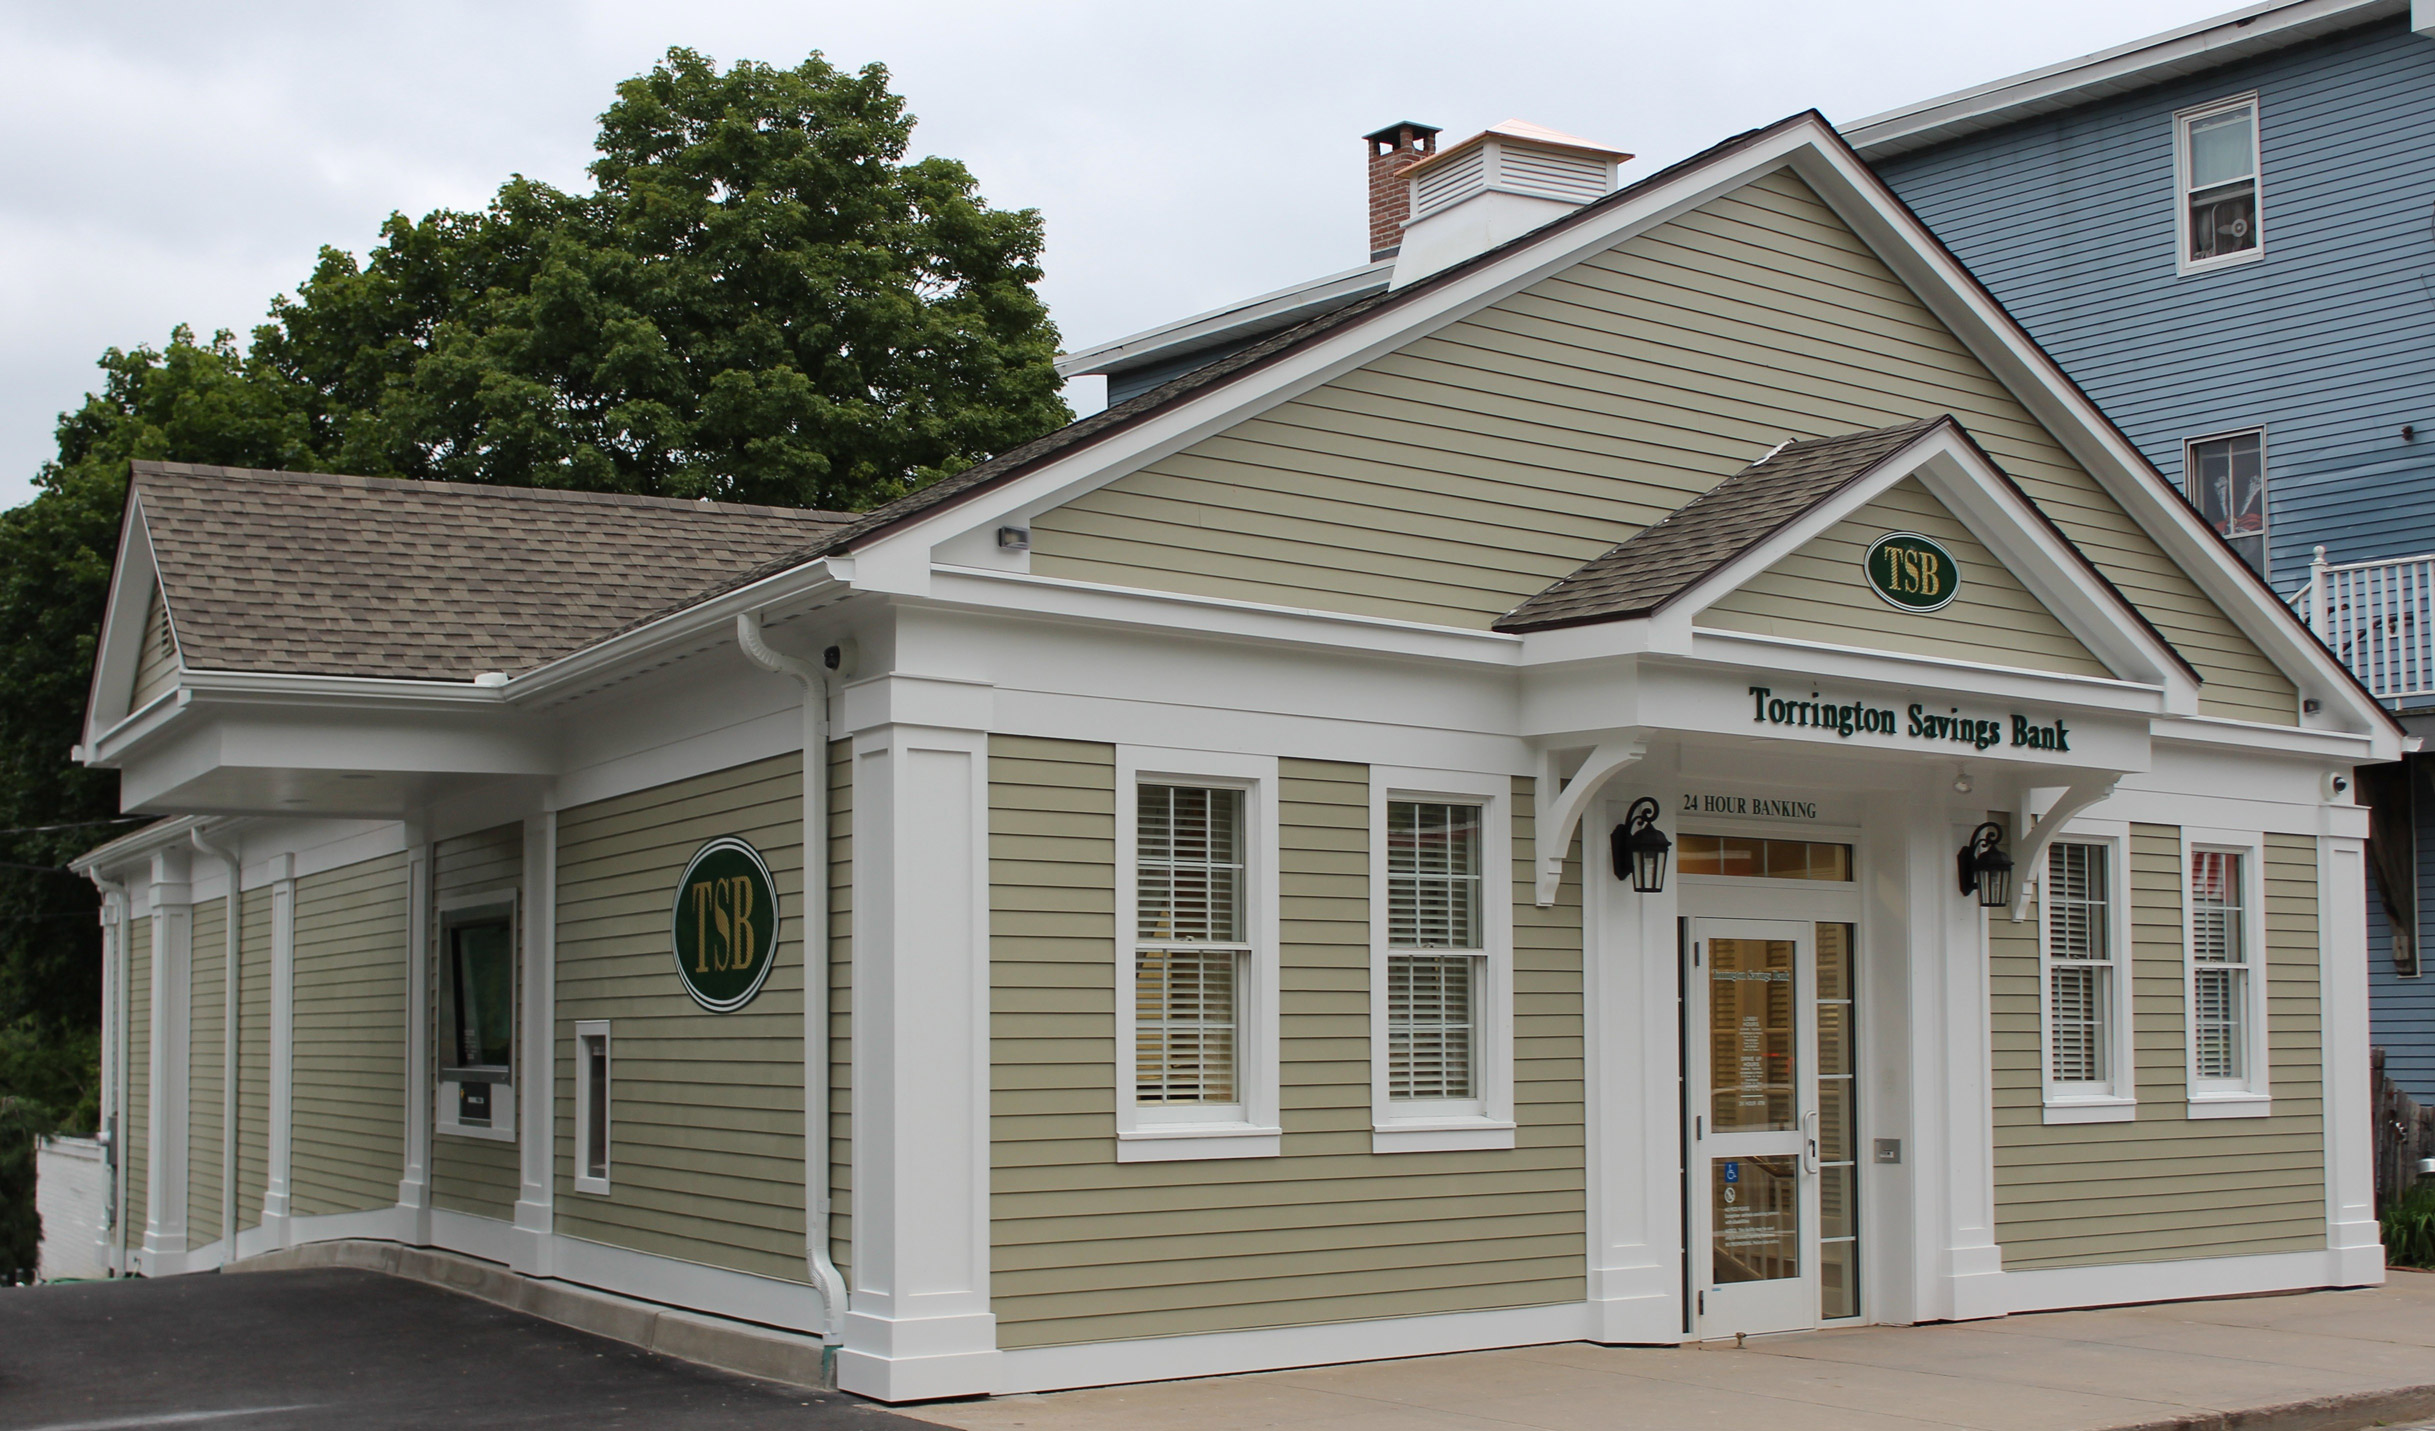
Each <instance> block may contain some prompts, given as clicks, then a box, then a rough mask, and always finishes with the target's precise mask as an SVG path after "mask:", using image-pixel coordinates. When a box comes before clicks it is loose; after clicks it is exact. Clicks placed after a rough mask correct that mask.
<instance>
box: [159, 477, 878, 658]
mask: <svg viewBox="0 0 2435 1431" xmlns="http://www.w3.org/2000/svg"><path fill="white" fill-rule="evenodd" d="M134 499H135V500H136V501H137V502H139V503H140V504H141V505H142V508H143V515H144V524H145V527H146V529H147V530H148V531H149V532H150V534H151V538H152V550H153V555H154V558H155V560H156V561H157V562H158V564H159V568H160V575H161V588H162V590H163V592H164V593H166V595H167V597H168V602H169V614H170V620H171V623H172V625H173V627H174V629H175V630H176V633H177V639H178V647H179V652H180V654H181V655H182V656H183V658H184V660H185V662H186V665H187V667H188V668H189V669H192V670H204V671H254V672H276V673H287V674H306V675H330V676H375V677H392V678H403V679H410V680H439V681H465V680H471V679H472V678H473V677H474V676H476V675H479V674H480V673H482V672H484V671H507V672H510V673H513V672H516V671H522V670H527V669H530V668H532V667H534V666H538V665H540V664H542V663H543V662H546V661H550V660H554V659H556V658H558V657H560V656H564V655H567V654H569V653H571V652H574V651H577V650H580V649H582V648H583V647H585V646H589V645H591V644H593V643H594V642H596V641H599V640H601V639H603V638H605V637H607V636H609V635H612V634H614V633H615V632H617V631H619V630H621V629H623V628H625V627H627V626H629V625H631V624H633V623H634V622H635V621H636V620H637V619H639V618H643V617H647V616H648V615H649V614H650V613H652V612H654V611H658V610H661V609H664V608H666V607H668V606H670V605H672V604H681V603H683V602H685V601H686V599H687V598H689V597H692V596H694V595H695V594H697V593H699V592H701V591H702V590H703V589H704V588H707V587H712V586H716V585H720V584H723V583H724V582H725V581H726V580H727V579H728V578H730V577H732V576H734V575H735V574H736V573H738V572H740V571H745V570H750V569H753V568H756V567H759V566H762V565H763V564H765V563H768V562H771V561H772V560H774V559H777V558H779V557H781V556H782V555H784V554H786V553H790V552H800V551H802V550H803V549H804V548H805V547H806V546H809V545H816V544H818V543H820V542H821V541H822V540H823V539H824V538H825V537H826V536H827V534H829V533H831V532H833V531H835V530H837V529H838V528H840V527H842V526H844V525H845V524H846V523H847V522H849V521H851V520H852V518H851V517H849V516H848V515H846V514H844V513H839V512H813V511H799V510H794V509H790V508H784V507H756V506H746V505H743V504H740V503H728V502H721V503H702V502H688V501H682V500H676V499H670V498H664V497H630V496H620V495H614V494H608V493H597V492H562V491H556V490H549V489H540V488H528V487H476V486H467V485H464V484H461V483H454V482H409V481H397V480H393V479H384V478H374V477H341V476H331V475H325V474H319V473H307V472H257V471H251V470H248V469H245V468H235V467H205V466H196V465H190V464H186V463H174V462H138V463H136V464H135V472H134Z"/></svg>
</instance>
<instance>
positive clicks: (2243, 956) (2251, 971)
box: [2183, 832, 2267, 1118]
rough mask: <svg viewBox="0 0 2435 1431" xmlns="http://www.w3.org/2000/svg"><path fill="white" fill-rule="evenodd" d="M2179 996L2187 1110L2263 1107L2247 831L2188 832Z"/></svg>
mask: <svg viewBox="0 0 2435 1431" xmlns="http://www.w3.org/2000/svg"><path fill="white" fill-rule="evenodd" d="M2192 834H2193V838H2191V842H2190V848H2189V855H2188V864H2189V887H2188V906H2187V910H2188V912H2187V920H2188V927H2187V931H2186V937H2187V941H2188V950H2189V958H2188V961H2187V966H2186V969H2185V972H2184V982H2183V1004H2184V1007H2185V1008H2186V1009H2187V1010H2188V1011H2189V1068H2188V1075H2189V1081H2190V1116H2192V1117H2194V1118H2238V1117H2255V1116H2262V1115H2263V1114H2264V1113H2265V1112H2266V1111H2267V1106H2266V1104H2267V1094H2266V1088H2267V1084H2266V1067H2265V1063H2266V1040H2265V1017H2266V1008H2265V992H2266V991H2265V985H2264V975H2265V970H2264V968H2263V952H2264V951H2263V950H2262V948H2261V947H2260V934H2261V932H2262V928H2263V921H2262V920H2260V918H2259V917H2258V916H2259V909H2258V903H2257V901H2258V888H2257V876H2256V869H2257V853H2258V851H2257V846H2256V842H2255V837H2253V836H2252V837H2248V838H2246V839H2244V838H2243V837H2241V836H2237V835H2234V836H2229V837H2226V838H2224V839H2223V841H2222V842H2221V843H2218V842H2217V840H2216V838H2215V837H2213V836H2211V835H2207V834H2200V833H2196V832H2192Z"/></svg>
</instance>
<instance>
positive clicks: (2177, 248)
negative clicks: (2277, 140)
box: [2173, 90, 2266, 278]
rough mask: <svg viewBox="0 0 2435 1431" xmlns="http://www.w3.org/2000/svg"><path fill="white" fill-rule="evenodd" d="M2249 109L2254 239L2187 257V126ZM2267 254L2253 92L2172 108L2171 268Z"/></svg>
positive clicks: (2261, 131)
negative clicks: (2228, 249) (2243, 244)
mask: <svg viewBox="0 0 2435 1431" xmlns="http://www.w3.org/2000/svg"><path fill="white" fill-rule="evenodd" d="M2243 108H2245V109H2247V110H2248V111H2249V202H2250V205H2251V210H2250V212H2251V218H2250V222H2251V223H2254V224H2256V225H2257V242H2256V243H2254V244H2251V245H2250V246H2249V247H2247V248H2245V249H2241V250H2238V251H2237V252H2233V253H2226V254H2218V255H2216V256H2215V257H2213V258H2192V257H2191V256H2190V194H2191V192H2192V191H2191V188H2190V180H2191V176H2190V126H2191V125H2193V124H2195V123H2197V122H2198V121H2199V120H2202V119H2208V118H2212V117H2213V116H2215V115H2218V114H2229V113H2231V112H2232V111H2233V110H2236V109H2243ZM2265 256H2266V112H2265V107H2264V106H2263V105H2261V104H2260V103H2259V102H2258V97H2257V91H2256V90H2250V91H2248V92H2246V93H2243V94H2233V95H2226V96H2224V97H2223V98H2222V99H2215V100H2209V101H2208V102H2206V103H2205V104H2194V105H2191V106H2190V107H2189V108H2187V109H2179V110H2175V111H2174V112H2173V271H2174V272H2175V273H2176V274H2178V275H2180V276H2181V277H2184V278H2189V277H2192V276H2194V275H2197V274H2202V273H2213V272H2215V271H2217V270H2218V269H2225V268H2234V267H2238V266H2239V265H2241V264H2244V263H2255V262H2257V261H2258V260H2259V259H2261V258H2264V257H2265Z"/></svg>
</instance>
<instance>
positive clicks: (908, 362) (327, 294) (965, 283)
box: [0, 49, 1069, 1211]
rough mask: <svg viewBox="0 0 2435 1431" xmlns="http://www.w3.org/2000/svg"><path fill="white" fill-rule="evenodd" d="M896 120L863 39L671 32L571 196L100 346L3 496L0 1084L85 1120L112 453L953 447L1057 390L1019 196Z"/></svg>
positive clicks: (627, 473) (564, 466) (628, 476)
mask: <svg viewBox="0 0 2435 1431" xmlns="http://www.w3.org/2000/svg"><path fill="white" fill-rule="evenodd" d="M912 128H913V119H912V116H910V115H909V114H907V113H906V112H905V107H904V102H903V100H902V99H901V98H899V97H898V96H897V95H895V94H893V93H891V92H890V91H889V89H888V76H887V72H886V71H885V70H884V69H882V68H880V67H879V66H877V65H872V66H867V67H865V68H864V69H862V70H860V71H858V72H854V73H847V72H844V71H841V70H838V69H836V68H834V67H832V66H831V65H829V64H828V63H827V62H826V61H824V60H822V59H821V58H820V57H819V56H818V55H813V56H811V57H810V58H808V59H806V60H805V61H804V62H803V63H802V64H800V65H797V66H796V67H794V68H793V69H779V68H775V67H772V66H769V65H764V64H756V63H751V62H743V63H738V64H736V65H733V66H731V67H729V68H728V69H727V70H725V71H724V72H722V71H721V70H719V69H718V68H717V67H716V66H715V65H714V64H712V62H711V61H710V60H708V59H707V58H705V57H703V56H702V55H699V54H697V53H695V52H693V51H691V50H684V49H674V50H670V51H669V52H668V53H667V56H666V57H665V59H664V60H663V61H662V62H661V63H660V64H658V65H656V66H654V67H653V69H652V70H651V72H650V73H649V74H646V75H643V76H640V77H638V78H635V79H632V80H629V81H627V82H626V83H624V84H622V85H620V86H618V89H617V94H616V98H615V101H614V103H612V104H611V105H610V107H609V109H608V111H607V112H606V113H605V114H603V115H602V116H601V117H600V130H599V137H598V140H597V150H598V158H597V159H596V161H595V162H594V163H593V164H592V166H591V174H592V179H593V183H594V187H593V189H592V191H591V192H589V193H583V194H571V193H565V192H561V191H559V190H557V189H554V188H552V187H551V186H549V185H547V184H542V183H537V182H534V181H532V180H529V179H525V178H522V177H517V178H512V179H510V180H509V181H508V182H507V183H506V184H504V185H502V186H501V187H500V189H499V191H498V193H497V194H496V195H495V196H494V198H493V199H492V200H491V202H490V203H489V204H488V205H487V206H485V207H484V208H483V209H481V210H480V211H479V212H474V213H458V212H453V211H447V210H442V211H438V212H434V213H431V214H428V215H425V216H424V217H423V218H421V219H419V220H408V219H407V218H406V217H405V216H404V215H403V214H393V215H392V216H391V217H390V219H389V221H388V222H387V223H386V224H385V225H383V226H382V229H381V232H380V240H379V242H378V243H377V244H376V245H375V246H374V247H373V248H372V250H371V251H370V252H369V253H368V254H367V255H366V257H365V258H364V259H363V260H362V261H361V262H358V261H357V259H356V258H355V257H354V256H353V255H351V254H348V253H345V252H342V251H340V250H338V249H335V248H325V249H323V250H322V252H321V257H320V260H319V262H318V263H317V264H316V265H315V267H314V269H313V272H312V273H311V274H310V276H308V277H307V278H306V280H305V281H304V282H303V283H302V284H301V285H300V286H299V287H298V289H297V291H296V292H295V293H294V294H292V295H286V296H282V297H279V298H276V299H274V300H273V301H272V304H271V311H270V314H269V318H268V321H267V322H266V323H265V324H264V325H263V326H261V327H259V328H257V329H256V330H255V331H254V334H253V336H252V342H251V345H250V347H249V348H246V349H240V348H239V346H238V344H237V342H236V340H235V339H234V338H233V337H231V335H229V334H227V333H221V334H218V335H216V336H215V337H213V338H212V339H211V340H210V341H209V342H206V343H198V342H196V341H195V340H194V337H193V335H192V334H191V333H190V332H188V331H187V330H185V329H183V328H180V329H178V330H176V331H175V332H173V333H172V335H171V337H170V340H169V342H168V343H167V344H166V345H165V346H163V347H161V348H157V349H155V348H150V347H137V348H134V349H131V350H124V351H122V350H120V349H116V348H113V349H111V350H110V351H109V352H108V353H107V354H105V355H104V356H103V358H102V359H101V363H100V366H101V369H102V375H103V376H102V384H101V388H100V391H98V392H96V393H94V394H92V395H91V396H90V397H88V398H87V400H86V401H85V403H84V405H83V406H82V407H81V408H79V409H78V410H77V411H75V412H72V413H68V414H64V415H63V416H62V417H61V418H60V421H59V428H58V438H59V454H58V457H57V458H56V460H54V461H52V462H50V463H47V464H45V466H44V468H43V470H42V472H41V474H40V476H39V478H38V479H37V483H36V487H37V491H36V495H35V497H34V499H33V500H32V501H30V502H28V503H26V504H25V505H24V506H21V507H18V508H16V509H15V510H12V511H8V512H5V513H0V689H5V690H6V691H8V693H9V696H8V699H7V700H5V701H0V829H4V830H8V831H12V832H16V833H8V834H0V1095H15V1096H18V1097H19V1098H20V1099H21V1100H22V1101H23V1102H24V1104H25V1105H26V1106H27V1107H29V1108H32V1109H33V1111H31V1112H27V1113H26V1114H25V1115H24V1116H26V1117H28V1118H33V1119H34V1120H35V1121H38V1122H41V1123H43V1125H44V1126H46V1127H47V1126H53V1125H61V1124H76V1123H79V1122H82V1123H85V1124H88V1125H89V1123H90V1118H91V1113H90V1109H91V1106H92V1090H93V1087H94V1080H95V1077H96V1071H95V1069H94V1066H93V1048H94V1044H93V1039H92V1029H93V1027H94V1024H95V1019H96V1015H97V1012H98V1010H99V1007H100V963H99V958H98V954H99V941H98V934H97V932H96V926H95V920H94V913H95V897H94V893H93V891H92V889H91V887H90V886H89V885H87V884H86V883H85V882H83V881H82V880H79V879H76V878H73V877H71V876H68V875H66V874H64V873H62V872H60V871H59V870H58V868H57V867H58V866H59V865H61V864H63V863H64V862H65V861H66V860H67V859H69V858H71V857H73V856H74V855H75V854H76V853H78V852H79V851H81V850H84V849H88V848H90V847H91V846H93V845H94V844H96V843H98V842H99V841H100V840H101V839H103V838H106V837H107V836H108V835H110V834H111V833H113V831H112V830H111V829H110V828H109V827H108V826H106V825H95V824H91V823H79V822H94V821H103V820H107V819H108V818H110V817H112V816H115V815H117V814H118V810H117V791H116V785H117V782H116V779H115V777H114V776H112V775H111V774H109V773H108V772H101V771H89V770H85V769H83V768H81V767H78V766H76V765H73V764H72V763H70V761H69V759H68V750H69V747H70V746H71V745H73V744H74V743H75V741H76V740H77V739H78V738H79V732H80V730H81V727H82V721H83V711H84V704H85V698H86V686H87V682H88V680H89V677H90V673H91V670H92V664H93V654H94V645H95V640H96V636H97V629H98V626H99V623H100V616H101V609H102V603H103V599H104V596H105V594H106V591H105V589H106V586H107V583H108V579H109V573H110V566H111V560H112V556H113V553H114V551H115V548H116V545H117V536H118V526H119V521H120V517H121V511H122V507H123V504H124V501H125V493H126V479H127V464H128V462H129V460H130V459H133V458H166V459H170V460H174V461H185V462H204V463H219V464H226V465H230V466H243V467H273V468H279V467H284V468H299V469H319V470H323V471H342V472H353V473H360V474H364V475H370V476H403V477H417V478H445V479H449V480H454V481H462V482H481V483H495V484H506V485H519V486H522V485H532V486H550V487H570V488H584V489H592V490H605V491H616V492H639V493H648V494H656V495H663V496H678V497H694V496H715V497H720V498H725V499H730V500H738V501H748V502H763V503H770V504H773V505H783V506H819V507H827V508H847V509H850V508H860V507H868V506H871V505H874V504H876V503H879V502H882V501H885V500H887V499H888V498H890V497H893V496H896V495H897V494H899V493H901V492H904V491H906V490H909V489H911V488H913V487H916V486H919V485H921V484H922V483H924V482H927V481H931V480H934V479H936V478H937V477H939V476H942V475H944V474H947V473H950V472H954V471H957V470H959V469H961V468H962V467H965V466H968V465H970V464H971V463H973V462H975V461H978V460H979V459H981V458H982V457H985V456H987V455H988V454H990V453H991V452H993V451H997V450H999V449H1002V448H1005V447H1008V446H1012V445H1014V444H1016V443H1019V442H1022V441H1024V440H1027V439H1029V438H1031V437H1034V436H1036V435H1038V434H1039V433H1041V432H1044V431H1046V430H1048V429H1049V428H1051V427H1054V426H1056V425H1057V424H1059V423H1061V422H1063V421H1065V420H1066V418H1067V417H1068V416H1069V414H1068V413H1067V411H1066V409H1065V406H1064V404H1063V402H1062V401H1061V400H1060V399H1059V397H1058V395H1057V379H1056V375H1055V373H1054V370H1053V368H1052V366H1051V360H1052V359H1053V357H1054V355H1055V351H1056V347H1057V335H1056V331H1055V329H1054V328H1053V327H1052V326H1051V325H1050V323H1049V321H1048V315H1047V310H1046V308H1045V307H1044V306H1043V305H1042V303H1041V302H1040V299H1039V297H1038V295H1037V294H1036V293H1035V292H1033V290H1032V284H1033V283H1034V282H1036V281H1037V280H1038V278H1039V277H1040V271H1039V256H1040V247H1041V224H1040V218H1039V215H1038V214H1037V213H1036V212H1034V211H1031V210H1021V211H1013V212H1004V211H999V210H993V209H991V208H990V207H989V206H988V205H987V204H986V203H984V202H983V201H982V199H981V197H980V196H979V194H978V193H977V191H976V189H975V185H974V182H973V178H972V176H971V174H970V173H969V172H967V171H966V170H965V168H964V167H963V166H962V165H961V164H959V163H956V162H955V161H953V160H948V159H938V158H928V159H921V160H917V161H912V162H907V161H906V158H905V155H906V153H907V150H908V147H909V144H910V142H911V137H912ZM55 825H72V826H75V827H74V828H69V829H63V830H47V831H34V832H23V831H25V830H26V827H32V826H55ZM35 1105H39V1106H38V1107H36V1106H35ZM5 1201H6V1199H5V1198H0V1202H5ZM0 1211H5V1209H4V1208H0Z"/></svg>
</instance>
